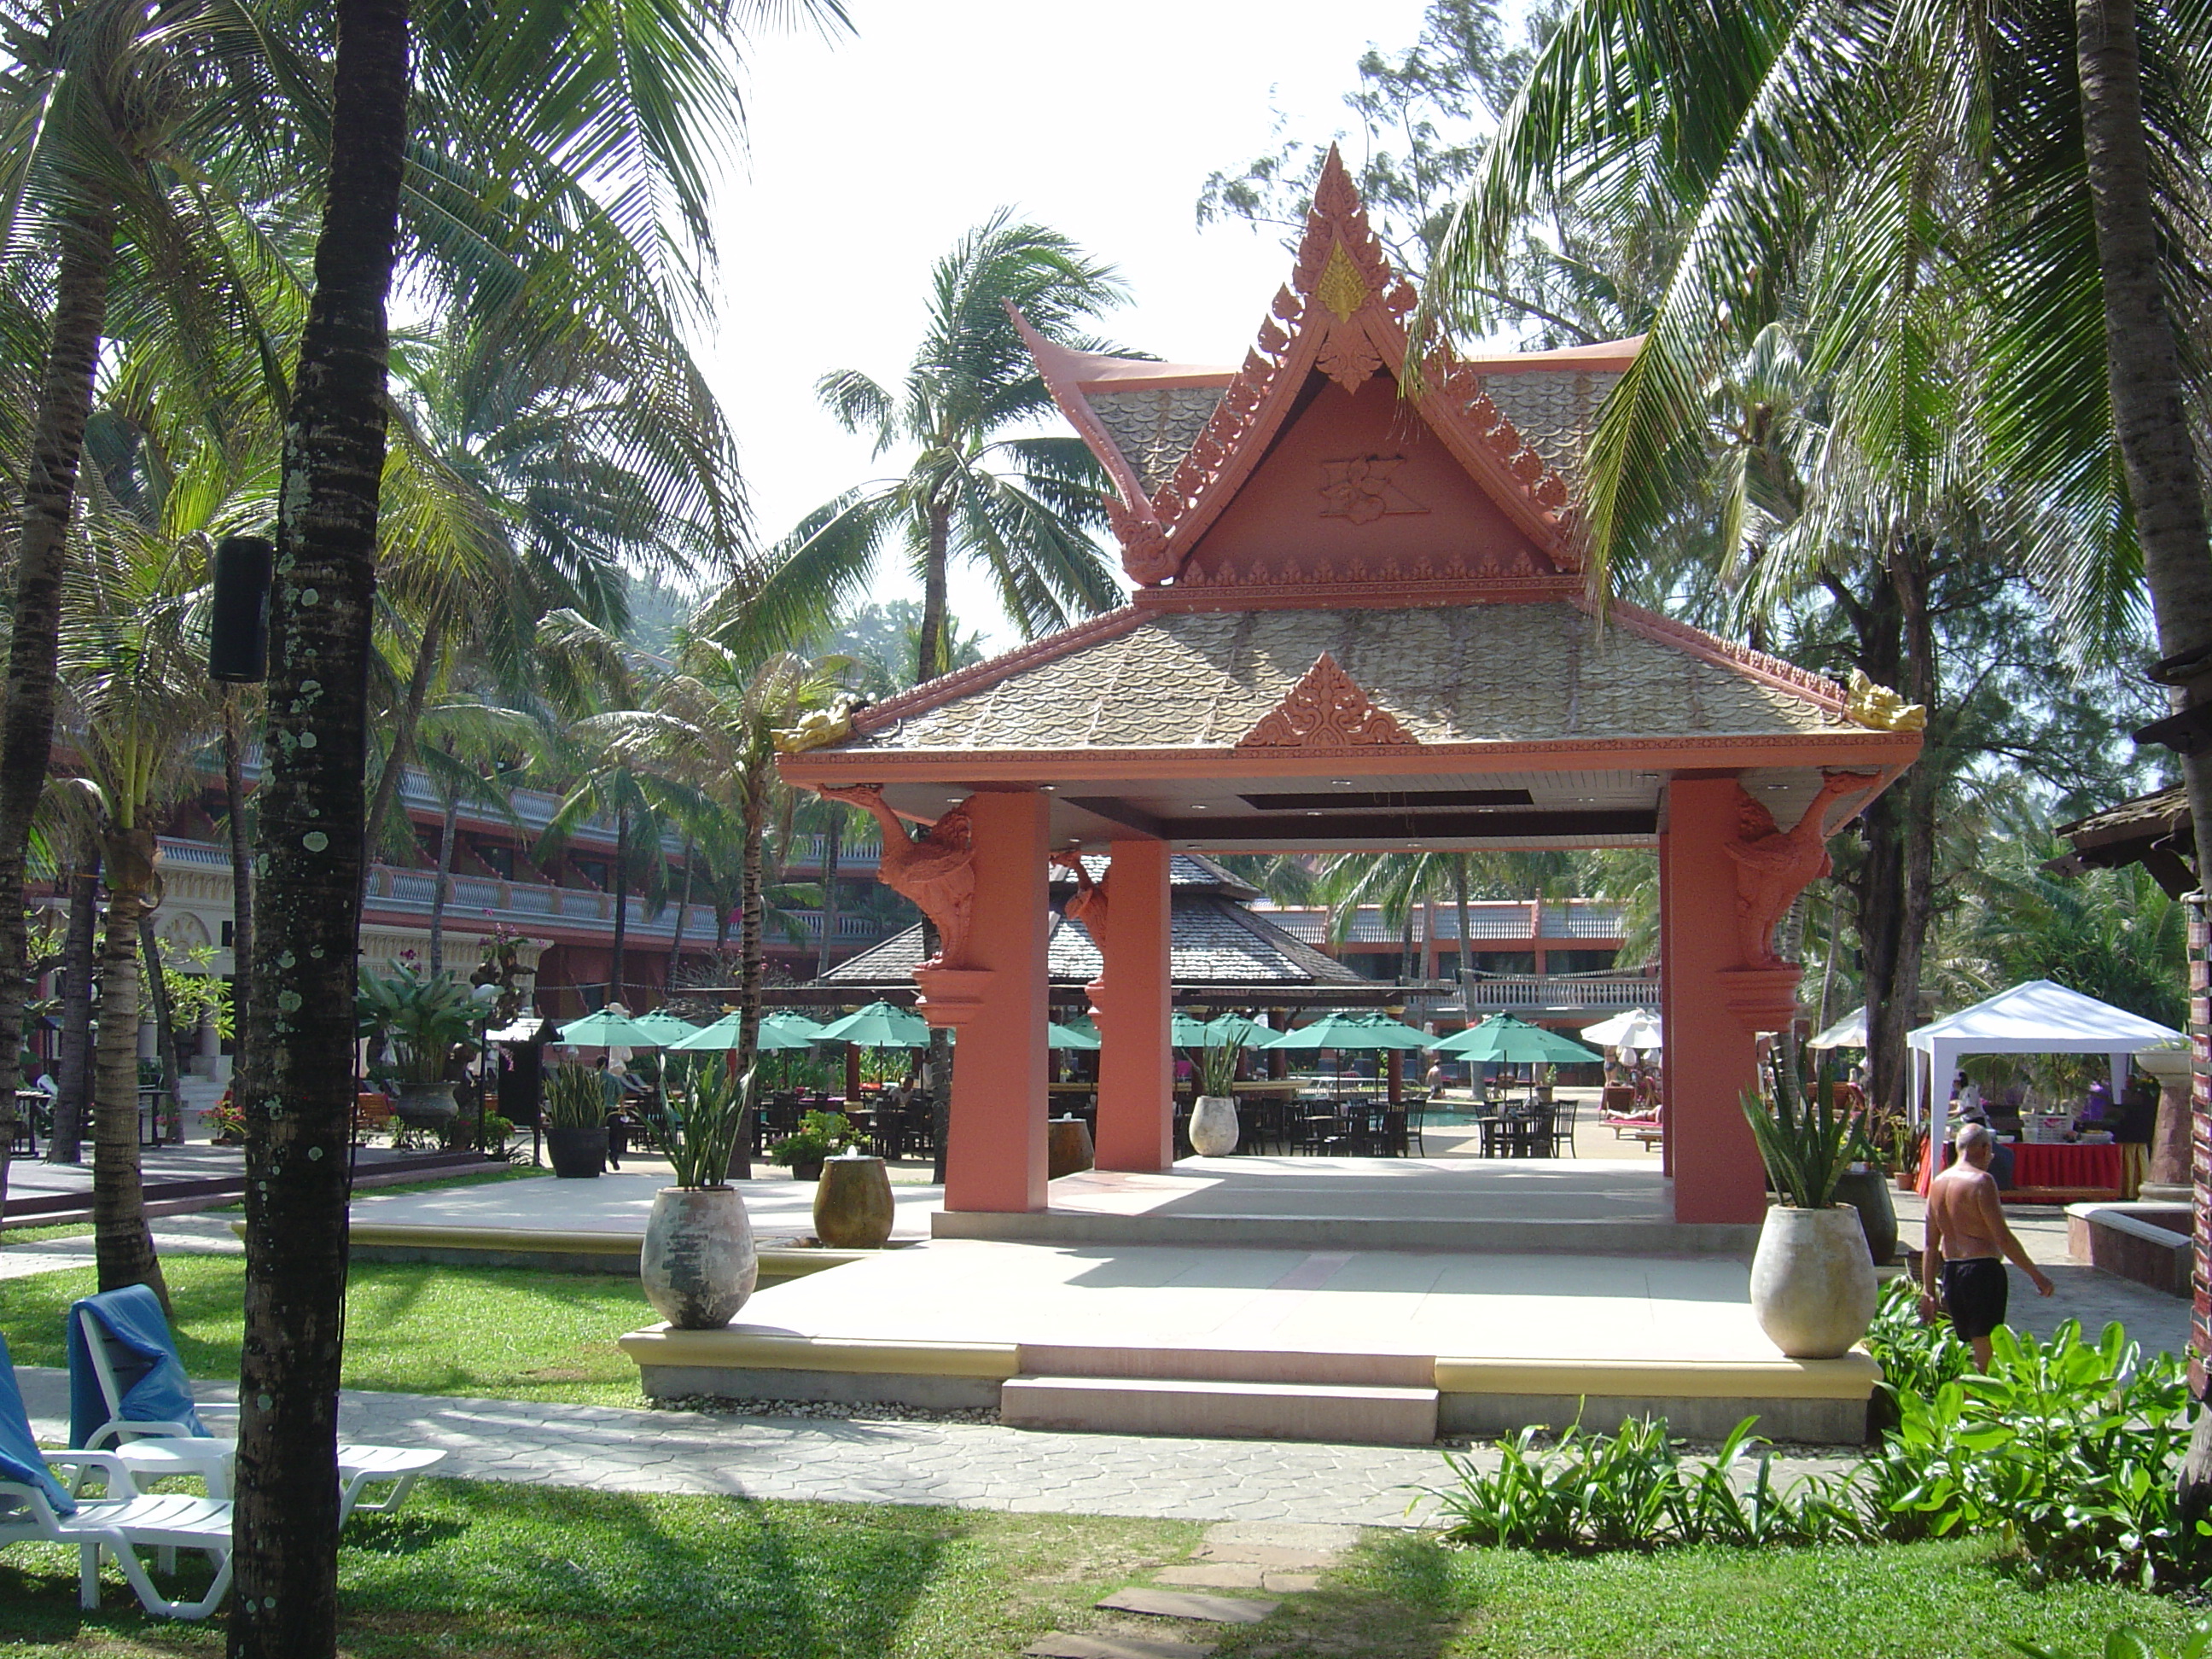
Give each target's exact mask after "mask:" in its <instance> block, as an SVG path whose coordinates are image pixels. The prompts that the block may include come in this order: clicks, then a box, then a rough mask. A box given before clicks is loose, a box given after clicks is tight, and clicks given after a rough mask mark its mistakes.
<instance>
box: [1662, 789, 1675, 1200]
mask: <svg viewBox="0 0 2212 1659" xmlns="http://www.w3.org/2000/svg"><path fill="white" fill-rule="evenodd" d="M1669 841H1670V838H1669V836H1668V833H1667V826H1666V820H1665V817H1663V815H1662V818H1661V820H1660V828H1659V1035H1660V1037H1661V1038H1662V1041H1663V1042H1672V1041H1674V1039H1673V1037H1672V1036H1670V1035H1669V1034H1670V1033H1671V1032H1672V1031H1673V1030H1674V1024H1673V1021H1674V878H1673V874H1672V871H1673V860H1672V858H1671V857H1670V855H1669ZM1659 1060H1660V1068H1661V1069H1660V1073H1659V1125H1660V1127H1661V1128H1662V1129H1664V1130H1666V1131H1667V1133H1666V1134H1665V1135H1663V1136H1662V1138H1661V1139H1660V1142H1659V1169H1660V1172H1661V1173H1662V1174H1663V1175H1667V1176H1672V1175H1673V1174H1674V1124H1673V1119H1672V1116H1671V1114H1670V1112H1669V1110H1668V1104H1667V1102H1668V1088H1667V1085H1668V1078H1669V1073H1668V1070H1667V1069H1666V1068H1667V1066H1668V1065H1669V1064H1670V1063H1671V1062H1672V1061H1673V1060H1674V1051H1673V1050H1672V1049H1669V1048H1664V1047H1662V1048H1661V1049H1660V1050H1659Z"/></svg>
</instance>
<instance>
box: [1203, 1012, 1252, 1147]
mask: <svg viewBox="0 0 2212 1659" xmlns="http://www.w3.org/2000/svg"><path fill="white" fill-rule="evenodd" d="M1243 1053H1244V1045H1243V1043H1242V1042H1237V1041H1236V1040H1234V1039H1233V1038H1232V1039H1231V1040H1230V1041H1227V1042H1217V1043H1210V1044H1208V1045H1207V1046H1206V1048H1201V1049H1200V1050H1199V1051H1198V1099H1197V1101H1196V1102H1195V1103H1194V1104H1193V1105H1192V1107H1191V1109H1190V1149H1191V1151H1193V1152H1196V1153H1197V1154H1198V1155H1199V1156H1200V1158H1226V1157H1228V1156H1229V1154H1230V1153H1231V1152H1235V1151H1236V1150H1237V1132H1238V1125H1237V1061H1238V1060H1240V1059H1241V1058H1243Z"/></svg>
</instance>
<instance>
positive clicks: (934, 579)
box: [914, 502, 952, 685]
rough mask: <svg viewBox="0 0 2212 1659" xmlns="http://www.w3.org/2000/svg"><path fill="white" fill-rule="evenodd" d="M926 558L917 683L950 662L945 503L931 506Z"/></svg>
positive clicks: (917, 645) (948, 543) (947, 513)
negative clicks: (946, 628)
mask: <svg viewBox="0 0 2212 1659" xmlns="http://www.w3.org/2000/svg"><path fill="white" fill-rule="evenodd" d="M927 535H928V543H927V562H926V564H925V566H924V568H923V570H922V578H921V639H920V640H919V641H916V642H915V653H914V680H915V684H916V685H920V684H923V683H924V682H925V681H928V680H933V679H935V678H937V677H938V676H939V674H941V673H943V672H944V671H945V669H946V667H947V666H949V665H948V664H947V663H946V662H945V611H946V609H947V600H946V598H945V561H946V559H947V557H948V556H949V550H950V549H951V544H952V513H951V509H950V508H948V507H945V505H944V504H943V503H942V502H933V503H932V505H931V507H930V508H929V516H928V519H927Z"/></svg>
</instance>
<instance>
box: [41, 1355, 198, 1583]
mask: <svg viewBox="0 0 2212 1659" xmlns="http://www.w3.org/2000/svg"><path fill="white" fill-rule="evenodd" d="M57 1474H59V1475H60V1476H62V1477H63V1478H62V1479H59V1480H58V1479H56V1478H55V1477H56V1475H57ZM95 1480H96V1481H97V1483H98V1484H99V1485H100V1486H101V1487H102V1488H103V1489H104V1490H105V1492H106V1496H105V1497H103V1498H88V1497H86V1496H85V1495H84V1492H85V1488H86V1487H87V1486H89V1485H91V1484H93V1483H94V1481H95ZM26 1541H40V1542H45V1543H55V1544H74V1545H76V1549H77V1599H78V1601H79V1603H80V1604H81V1605H82V1606H83V1607H85V1608H86V1609H88V1610H90V1609H92V1608H95V1607H99V1605H100V1555H101V1553H103V1552H105V1553H107V1554H110V1555H112V1556H113V1557H114V1558H115V1563H116V1565H118V1566H119V1567H121V1568H122V1569H123V1577H125V1580H127V1581H128V1582H129V1583H130V1585H131V1589H133V1590H134V1591H136V1592H137V1596H138V1602H139V1605H140V1606H141V1607H144V1608H145V1609H146V1611H147V1612H148V1613H151V1614H153V1615H154V1616H155V1618H157V1619H204V1618H206V1617H207V1616H208V1615H209V1614H210V1613H213V1612H214V1611H215V1610H216V1607H220V1606H221V1605H222V1598H223V1597H224V1596H225V1595H228V1593H229V1591H230V1505H229V1504H227V1503H223V1502H222V1501H220V1500H218V1499H216V1498H190V1497H185V1496H184V1495H182V1494H180V1493H155V1494H152V1495H148V1494H145V1493H142V1492H140V1491H139V1490H138V1488H137V1484H136V1483H135V1482H133V1481H132V1480H131V1471H130V1470H129V1468H126V1467H125V1465H124V1464H123V1462H121V1460H120V1459H118V1458H117V1457H116V1456H115V1455H113V1454H112V1453H108V1452H88V1451H69V1452H49V1451H41V1450H40V1449H39V1448H38V1445H37V1443H35V1442H34V1441H33V1439H32V1437H31V1421H30V1419H29V1417H28V1416H27V1414H26V1413H25V1412H24V1410H23V1396H22V1395H21V1393H20V1392H19V1391H18V1390H17V1389H16V1387H15V1370H14V1368H13V1367H12V1366H11V1365H10V1364H9V1359H8V1345H7V1344H6V1342H4V1341H0V1547H6V1546H7V1545H9V1544H15V1543H22V1542H26ZM142 1545H143V1546H145V1547H150V1548H153V1549H155V1550H158V1551H160V1552H161V1561H162V1565H163V1569H164V1571H167V1570H169V1569H171V1568H173V1565H174V1564H175V1555H176V1552H177V1551H178V1550H180V1549H187V1550H200V1551H204V1553H206V1555H207V1558H208V1559H209V1560H210V1561H211V1562H212V1563H214V1565H215V1569H216V1574H215V1582H214V1583H212V1584H210V1586H209V1587H208V1592H207V1594H206V1595H203V1596H202V1597H200V1599H199V1600H198V1601H170V1600H168V1599H167V1597H165V1596H163V1595H162V1594H161V1591H160V1590H158V1589H155V1587H154V1580H153V1578H152V1577H151V1575H149V1573H148V1572H147V1571H146V1565H145V1563H144V1562H143V1561H141V1560H140V1559H138V1547H140V1546H142Z"/></svg>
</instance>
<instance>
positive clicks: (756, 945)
mask: <svg viewBox="0 0 2212 1659" xmlns="http://www.w3.org/2000/svg"><path fill="white" fill-rule="evenodd" d="M774 770H775V755H774V754H773V753H772V752H771V753H769V754H767V755H764V756H762V757H758V758H757V759H756V760H755V761H754V763H753V764H752V765H751V766H750V767H749V768H748V769H746V774H745V793H744V804H743V815H744V816H743V818H742V828H743V829H744V853H743V854H742V855H741V858H740V860H739V862H738V1047H737V1050H736V1060H735V1062H734V1063H735V1065H736V1066H737V1068H738V1073H739V1075H743V1074H744V1073H745V1072H746V1071H748V1070H750V1068H751V1066H752V1064H753V1062H754V1060H756V1059H757V1058H758V1056H759V1054H760V1017H761V987H762V985H763V983H764V982H765V981H766V980H767V977H768V906H767V903H766V902H765V895H764V894H763V887H764V886H765V885H766V883H767V860H766V858H765V857H764V856H763V843H764V842H766V840H767V838H768V811H769V781H770V778H771V776H772V775H773V773H774ZM752 1173H753V1163H752V1137H751V1136H750V1135H739V1136H738V1141H737V1146H736V1147H735V1148H734V1149H733V1150H732V1152H731V1154H730V1174H731V1176H732V1178H733V1179H736V1180H740V1181H749V1180H750V1179H751V1178H752Z"/></svg>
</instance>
